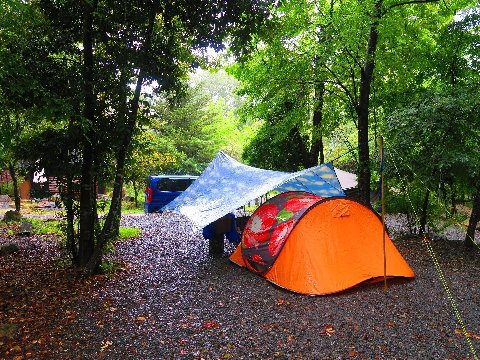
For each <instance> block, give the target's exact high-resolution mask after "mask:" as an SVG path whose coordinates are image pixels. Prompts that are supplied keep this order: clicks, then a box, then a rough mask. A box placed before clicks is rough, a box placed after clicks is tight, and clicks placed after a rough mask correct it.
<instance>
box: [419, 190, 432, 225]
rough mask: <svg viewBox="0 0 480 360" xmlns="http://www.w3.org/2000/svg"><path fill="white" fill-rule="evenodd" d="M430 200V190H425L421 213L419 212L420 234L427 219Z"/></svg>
mask: <svg viewBox="0 0 480 360" xmlns="http://www.w3.org/2000/svg"><path fill="white" fill-rule="evenodd" d="M429 200H430V190H427V192H426V193H425V197H424V198H423V205H422V213H421V214H420V234H424V233H425V229H426V227H427V219H428V203H429Z"/></svg>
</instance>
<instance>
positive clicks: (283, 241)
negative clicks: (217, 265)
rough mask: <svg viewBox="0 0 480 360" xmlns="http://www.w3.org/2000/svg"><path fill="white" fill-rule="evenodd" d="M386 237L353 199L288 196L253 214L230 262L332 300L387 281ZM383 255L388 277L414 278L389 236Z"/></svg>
mask: <svg viewBox="0 0 480 360" xmlns="http://www.w3.org/2000/svg"><path fill="white" fill-rule="evenodd" d="M383 231H384V230H383V225H382V223H381V220H380V219H379V217H378V215H377V214H376V213H375V212H374V211H372V210H371V209H370V208H368V207H366V206H364V205H362V204H360V203H358V202H356V201H354V200H352V199H348V198H345V197H330V198H322V197H320V196H317V195H314V194H311V193H307V192H293V191H292V192H285V193H281V194H279V195H277V196H275V197H273V198H271V199H269V200H268V201H267V202H266V203H264V204H263V205H262V206H260V207H259V208H258V209H257V210H256V211H255V212H254V213H253V215H252V216H251V218H250V219H249V221H248V222H247V225H246V227H245V230H244V231H243V236H242V241H241V243H240V245H239V246H238V247H237V249H236V250H235V251H234V252H233V254H232V255H231V256H230V260H231V261H233V262H234V263H236V264H238V265H240V266H244V267H247V268H248V269H250V270H251V271H253V272H255V273H257V274H259V275H261V276H263V277H264V278H266V279H267V280H269V281H271V282H272V283H274V284H276V285H278V286H280V287H283V288H285V289H288V290H291V291H294V292H298V293H302V294H310V295H323V294H330V293H335V292H339V291H342V290H345V289H348V288H351V287H353V286H355V285H358V284H360V283H364V282H370V281H376V280H378V279H382V278H383V276H384V250H383ZM385 255H386V275H387V276H388V277H394V276H399V277H407V278H409V277H414V273H413V270H412V269H411V268H410V266H409V265H408V264H407V262H406V261H405V260H404V259H403V257H402V256H401V255H400V253H399V252H398V250H397V249H396V247H395V245H394V244H393V243H392V241H391V240H390V238H389V237H388V234H385Z"/></svg>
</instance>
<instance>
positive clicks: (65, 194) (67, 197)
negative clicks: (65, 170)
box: [60, 174, 78, 265]
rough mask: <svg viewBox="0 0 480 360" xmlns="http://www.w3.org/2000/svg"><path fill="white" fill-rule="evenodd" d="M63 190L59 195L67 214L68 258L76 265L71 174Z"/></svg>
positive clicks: (76, 250) (76, 249)
mask: <svg viewBox="0 0 480 360" xmlns="http://www.w3.org/2000/svg"><path fill="white" fill-rule="evenodd" d="M65 185H66V186H65V189H64V190H63V191H62V192H61V193H60V196H61V198H62V202H63V205H64V206H65V210H66V213H67V229H66V237H67V247H68V249H69V251H70V256H71V258H72V263H73V264H75V265H78V247H77V243H76V240H75V227H74V226H75V212H74V209H73V199H74V195H75V192H74V189H73V178H72V175H71V174H68V175H67V178H66V181H65Z"/></svg>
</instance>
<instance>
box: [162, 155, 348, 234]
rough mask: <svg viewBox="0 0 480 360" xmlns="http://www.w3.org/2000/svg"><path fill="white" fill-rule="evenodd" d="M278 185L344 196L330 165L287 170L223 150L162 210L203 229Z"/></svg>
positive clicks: (323, 195) (289, 188) (317, 193)
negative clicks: (250, 161) (244, 161)
mask: <svg viewBox="0 0 480 360" xmlns="http://www.w3.org/2000/svg"><path fill="white" fill-rule="evenodd" d="M279 186H282V191H285V190H301V191H308V192H311V193H314V194H316V195H318V196H322V197H329V196H344V195H345V193H344V192H343V190H342V187H341V185H340V182H339V181H338V179H337V176H336V174H335V171H334V169H333V166H332V165H331V164H328V165H327V164H322V165H318V166H315V167H312V168H309V169H305V170H302V171H298V172H295V173H287V172H281V171H273V170H264V169H258V168H254V167H252V166H248V165H244V164H242V163H240V162H238V161H236V160H234V159H233V158H231V157H230V156H228V155H226V154H225V153H223V152H221V151H220V152H219V153H218V154H217V155H216V156H215V158H214V159H213V160H212V162H211V163H210V164H209V165H208V166H207V168H206V169H205V170H204V171H203V173H202V174H201V175H200V176H199V177H198V179H197V180H196V181H195V182H194V183H193V184H192V185H190V187H189V188H188V189H187V190H185V191H184V192H183V193H182V194H181V195H180V196H178V197H177V198H176V199H175V200H173V201H172V202H170V203H169V204H167V205H166V206H164V207H163V208H162V209H161V210H162V211H174V212H178V213H181V214H183V215H185V216H187V217H188V218H189V219H190V220H191V221H192V222H193V223H194V224H195V225H197V226H198V227H201V228H203V227H204V226H206V225H208V224H210V223H212V222H213V221H215V220H217V219H220V218H221V217H222V216H224V215H226V214H228V213H230V212H233V211H235V210H236V209H237V208H239V207H241V206H243V205H245V204H247V203H248V202H249V201H252V200H254V199H256V198H258V197H260V196H262V195H264V194H266V193H267V192H269V191H271V190H273V189H276V188H278V187H279Z"/></svg>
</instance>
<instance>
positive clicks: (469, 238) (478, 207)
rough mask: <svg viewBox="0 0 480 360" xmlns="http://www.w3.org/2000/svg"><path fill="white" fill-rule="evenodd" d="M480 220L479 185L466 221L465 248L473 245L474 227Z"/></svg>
mask: <svg viewBox="0 0 480 360" xmlns="http://www.w3.org/2000/svg"><path fill="white" fill-rule="evenodd" d="M479 221H480V187H479V188H477V193H476V194H475V196H474V197H473V207H472V213H471V214H470V220H469V221H468V227H467V234H466V236H465V246H466V247H467V248H473V247H475V229H476V228H477V224H478V222H479Z"/></svg>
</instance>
